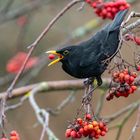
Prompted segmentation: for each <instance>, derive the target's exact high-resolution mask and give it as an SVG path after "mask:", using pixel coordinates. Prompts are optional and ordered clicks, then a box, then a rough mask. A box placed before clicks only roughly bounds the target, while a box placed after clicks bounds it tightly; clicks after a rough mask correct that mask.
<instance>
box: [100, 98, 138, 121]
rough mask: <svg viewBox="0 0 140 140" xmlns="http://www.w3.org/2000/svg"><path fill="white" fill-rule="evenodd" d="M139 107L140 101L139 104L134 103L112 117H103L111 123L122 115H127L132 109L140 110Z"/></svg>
mask: <svg viewBox="0 0 140 140" xmlns="http://www.w3.org/2000/svg"><path fill="white" fill-rule="evenodd" d="M139 105H140V101H139V100H138V101H137V102H134V103H132V104H130V105H128V106H126V107H125V108H123V109H121V110H119V111H118V112H116V113H114V114H113V115H111V116H108V117H103V119H104V120H106V121H107V122H111V121H113V120H115V119H116V118H118V117H120V116H121V115H123V114H125V113H127V112H128V111H129V110H130V109H134V108H138V106H139Z"/></svg>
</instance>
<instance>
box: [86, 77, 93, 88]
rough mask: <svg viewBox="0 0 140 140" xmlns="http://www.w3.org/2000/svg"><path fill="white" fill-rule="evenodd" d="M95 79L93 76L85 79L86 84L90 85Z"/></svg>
mask: <svg viewBox="0 0 140 140" xmlns="http://www.w3.org/2000/svg"><path fill="white" fill-rule="evenodd" d="M93 81H94V79H93V78H87V79H85V80H84V85H85V86H89V85H91V84H92V83H93Z"/></svg>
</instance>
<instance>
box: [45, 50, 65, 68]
mask: <svg viewBox="0 0 140 140" xmlns="http://www.w3.org/2000/svg"><path fill="white" fill-rule="evenodd" d="M46 53H50V54H55V55H57V56H58V58H57V59H55V60H54V61H52V62H51V63H49V64H48V66H51V65H53V64H56V63H58V62H59V61H60V60H61V59H63V58H64V57H63V56H62V55H61V54H59V53H57V52H56V51H55V50H50V51H47V52H46Z"/></svg>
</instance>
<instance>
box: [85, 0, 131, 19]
mask: <svg viewBox="0 0 140 140" xmlns="http://www.w3.org/2000/svg"><path fill="white" fill-rule="evenodd" d="M85 2H86V3H88V4H89V5H90V6H91V7H92V8H94V9H95V10H94V12H95V13H96V14H97V15H98V16H99V17H102V18H103V19H106V18H108V19H114V17H115V15H116V13H117V12H119V11H120V10H124V9H128V8H129V7H130V5H129V4H128V3H127V2H126V0H115V1H111V2H103V1H102V0H94V1H93V0H85Z"/></svg>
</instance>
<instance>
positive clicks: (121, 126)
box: [116, 107, 137, 140]
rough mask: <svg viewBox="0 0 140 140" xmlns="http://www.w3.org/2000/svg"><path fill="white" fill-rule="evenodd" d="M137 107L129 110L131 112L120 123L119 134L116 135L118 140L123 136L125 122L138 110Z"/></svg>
mask: <svg viewBox="0 0 140 140" xmlns="http://www.w3.org/2000/svg"><path fill="white" fill-rule="evenodd" d="M136 109H137V107H135V108H132V109H131V110H129V113H128V114H127V116H126V117H125V118H124V119H123V121H122V123H121V124H120V127H119V130H118V133H117V136H116V140H119V138H120V136H121V132H122V129H123V127H124V125H125V123H126V122H127V121H128V119H129V118H130V117H131V116H132V114H133V113H134V112H135V111H136Z"/></svg>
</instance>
